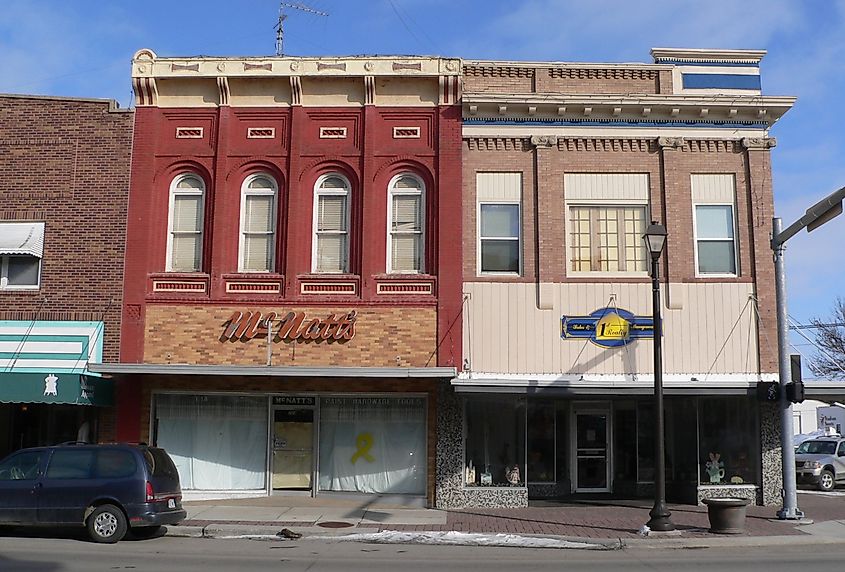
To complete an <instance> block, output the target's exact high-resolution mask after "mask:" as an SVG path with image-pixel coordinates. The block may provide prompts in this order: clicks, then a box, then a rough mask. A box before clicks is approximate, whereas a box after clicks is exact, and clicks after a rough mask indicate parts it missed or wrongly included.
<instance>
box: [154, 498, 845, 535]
mask: <svg viewBox="0 0 845 572" xmlns="http://www.w3.org/2000/svg"><path fill="white" fill-rule="evenodd" d="M798 500H799V507H800V508H801V509H802V510H803V511H804V513H805V515H806V517H807V518H809V519H812V520H813V521H814V523H813V524H809V525H807V524H805V525H798V523H796V522H787V521H778V520H776V508H775V507H758V506H749V507H748V517H747V522H746V532H745V534H743V535H736V536H731V537H725V536H721V535H714V534H711V533H709V532H708V531H707V528H708V526H709V525H708V519H707V508H706V507H703V506H688V505H671V506H670V507H669V508H670V510H671V512H672V521H673V522H674V523H675V526H676V529H677V530H678V533H677V534H675V535H672V536H650V537H648V538H643V537H641V536H640V535H639V530H640V527H641V526H642V525H643V524H645V522H647V521H648V518H649V516H648V511H649V509H650V508H651V502H650V501H648V500H632V501H606V502H605V501H580V502H566V503H551V502H549V503H543V504H542V505H541V504H540V503H537V504H536V505H535V506H532V507H530V508H525V509H468V510H461V511H440V510H434V509H419V508H406V507H402V506H401V505H397V504H390V503H389V502H387V503H384V502H380V503H372V502H368V503H366V504H361V503H360V502H357V503H356V502H355V501H354V500H350V499H348V498H346V499H337V498H332V497H320V498H316V499H313V498H308V497H264V498H256V499H239V500H220V501H187V502H185V503H184V507H185V509H186V510H187V511H188V519H187V520H186V521H185V522H183V523H182V524H181V525H179V526H174V527H169V531H168V534H173V535H190V536H223V535H231V536H234V535H248V534H271V535H272V534H275V533H276V532H279V531H280V530H281V529H283V528H288V529H290V530H292V531H295V532H298V533H301V534H303V535H305V536H325V535H332V534H334V535H338V534H348V533H365V532H381V531H388V530H389V531H398V532H419V531H430V532H450V531H454V532H468V533H492V534H496V533H505V534H514V535H525V536H537V535H539V536H550V537H566V538H569V539H592V540H594V541H603V542H609V541H615V542H617V543H618V542H619V540H622V541H623V542H624V543H626V544H642V543H647V544H655V543H664V544H665V543H668V544H677V543H678V541H679V540H683V541H685V542H689V541H702V540H707V542H708V543H716V544H719V545H725V543H728V544H736V545H750V544H754V543H764V544H770V543H772V542H776V543H807V544H810V543H817V542H845V492H837V493H833V494H827V495H825V494H819V493H811V492H802V493H800V494H799V497H798ZM775 537H777V538H775ZM789 537H794V538H789ZM755 539H756V540H755Z"/></svg>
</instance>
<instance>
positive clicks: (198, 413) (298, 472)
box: [153, 393, 428, 495]
mask: <svg viewBox="0 0 845 572" xmlns="http://www.w3.org/2000/svg"><path fill="white" fill-rule="evenodd" d="M154 412H155V413H154V426H153V430H154V432H153V442H154V443H156V444H157V445H158V446H161V447H164V448H165V449H166V450H167V451H168V453H170V456H171V457H172V458H173V461H174V463H176V467H177V469H178V470H179V476H180V478H181V483H182V489H183V490H187V491H190V490H195V491H262V490H267V489H268V487H269V490H270V491H291V490H303V491H313V490H314V488H315V487H314V485H315V483H316V485H317V486H316V489H317V490H319V491H343V492H359V493H375V494H411V495H425V494H426V483H427V472H428V466H427V443H428V441H427V423H426V421H427V414H426V412H427V407H426V399H425V397H414V396H401V397H393V396H389V397H382V396H326V397H317V396H305V397H301V396H300V397H296V396H290V397H288V396H285V397H282V396H275V397H272V398H271V396H268V395H254V396H250V395H220V394H217V395H185V394H169V393H162V394H156V395H155V396H154ZM268 420H269V422H270V423H269V427H268ZM268 454H269V457H268ZM315 457H316V461H317V462H316V463H315Z"/></svg>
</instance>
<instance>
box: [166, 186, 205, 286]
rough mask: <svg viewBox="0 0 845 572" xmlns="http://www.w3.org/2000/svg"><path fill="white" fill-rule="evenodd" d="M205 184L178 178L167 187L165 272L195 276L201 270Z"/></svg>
mask: <svg viewBox="0 0 845 572" xmlns="http://www.w3.org/2000/svg"><path fill="white" fill-rule="evenodd" d="M204 202H205V184H204V183H203V181H202V179H200V178H199V177H198V176H197V175H193V174H189V175H182V176H179V177H177V178H176V179H174V180H173V184H172V185H171V186H170V216H169V224H168V226H169V239H168V242H167V270H168V271H169V272H199V271H200V270H201V266H202V238H203V226H204V225H203V219H204V211H205V205H204Z"/></svg>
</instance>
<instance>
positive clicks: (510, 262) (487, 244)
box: [478, 203, 520, 274]
mask: <svg viewBox="0 0 845 572" xmlns="http://www.w3.org/2000/svg"><path fill="white" fill-rule="evenodd" d="M478 210H479V213H478V214H479V219H480V223H479V227H480V228H479V234H478V241H479V243H480V244H479V252H480V259H481V260H480V262H479V265H480V270H481V272H494V273H507V274H518V273H519V262H520V261H519V250H520V248H519V235H520V233H519V204H506V203H495V204H489V203H488V204H485V203H482V204H480V205H478Z"/></svg>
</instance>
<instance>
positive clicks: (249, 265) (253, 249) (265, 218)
mask: <svg viewBox="0 0 845 572" xmlns="http://www.w3.org/2000/svg"><path fill="white" fill-rule="evenodd" d="M277 190H278V187H277V185H276V181H275V180H274V179H273V178H272V177H270V176H269V175H263V174H262V175H253V176H251V177H248V178H247V179H246V180H245V181H244V184H243V187H242V189H241V234H240V248H239V250H240V256H239V257H238V259H239V263H238V270H239V271H241V272H272V271H273V270H275V264H274V263H275V258H276V257H275V244H276V240H275V238H276V208H277V207H276V203H277V198H276V197H277V194H278V193H277Z"/></svg>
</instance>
